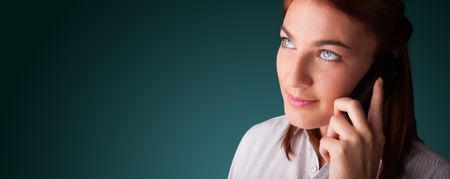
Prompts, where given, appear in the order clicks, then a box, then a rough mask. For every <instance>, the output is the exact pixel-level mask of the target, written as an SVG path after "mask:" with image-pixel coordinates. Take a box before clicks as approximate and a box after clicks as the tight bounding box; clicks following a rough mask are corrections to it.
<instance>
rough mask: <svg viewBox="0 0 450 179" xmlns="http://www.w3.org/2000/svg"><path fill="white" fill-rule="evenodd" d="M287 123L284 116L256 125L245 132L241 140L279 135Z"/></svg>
mask: <svg viewBox="0 0 450 179" xmlns="http://www.w3.org/2000/svg"><path fill="white" fill-rule="evenodd" d="M288 125H289V124H288V122H287V120H286V118H285V116H284V115H281V116H276V117H273V118H270V119H267V120H265V121H262V122H260V123H257V124H255V125H253V126H252V127H250V129H248V130H247V132H246V133H245V135H244V137H243V138H253V139H255V138H267V137H269V136H272V137H275V136H276V135H277V134H278V135H280V134H281V133H282V132H283V131H284V130H285V129H286V128H287V127H288Z"/></svg>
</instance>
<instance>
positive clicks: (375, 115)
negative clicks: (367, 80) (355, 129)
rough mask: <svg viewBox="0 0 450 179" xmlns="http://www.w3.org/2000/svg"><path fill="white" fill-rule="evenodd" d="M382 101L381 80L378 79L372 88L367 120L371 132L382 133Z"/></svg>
mask: <svg viewBox="0 0 450 179" xmlns="http://www.w3.org/2000/svg"><path fill="white" fill-rule="evenodd" d="M383 100H384V99H383V79H382V78H381V77H380V78H378V79H377V81H376V82H375V85H374V87H373V94H372V100H371V101H370V108H369V114H368V119H367V121H368V123H369V126H370V128H371V130H372V131H373V132H375V133H383Z"/></svg>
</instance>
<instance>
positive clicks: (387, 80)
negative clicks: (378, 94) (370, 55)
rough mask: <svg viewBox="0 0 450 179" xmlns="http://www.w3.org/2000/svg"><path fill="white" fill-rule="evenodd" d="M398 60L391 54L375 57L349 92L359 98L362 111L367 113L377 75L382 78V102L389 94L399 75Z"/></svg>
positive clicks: (352, 96)
mask: <svg viewBox="0 0 450 179" xmlns="http://www.w3.org/2000/svg"><path fill="white" fill-rule="evenodd" d="M399 63H400V61H399V59H398V58H396V57H395V56H394V55H393V54H385V55H380V56H378V57H377V58H375V61H374V62H373V64H372V66H371V67H370V69H369V71H368V72H367V73H366V74H365V75H364V77H363V78H362V79H361V81H360V82H359V83H358V84H357V85H356V87H355V88H354V89H353V91H352V93H350V95H349V97H350V98H353V99H356V100H359V102H360V103H361V106H362V108H363V110H364V113H365V114H366V116H367V114H368V113H369V108H370V101H371V99H372V91H373V86H374V84H375V81H376V80H377V79H378V77H381V78H383V90H384V96H383V102H384V101H385V100H386V99H387V98H388V97H389V96H390V95H391V93H392V90H393V86H394V83H395V82H396V80H397V78H398V75H399V69H400V65H399ZM344 116H345V117H347V120H348V121H349V122H350V123H351V121H350V118H349V116H348V114H347V113H346V112H344Z"/></svg>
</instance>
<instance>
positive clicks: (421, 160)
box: [405, 141, 450, 178]
mask: <svg viewBox="0 0 450 179" xmlns="http://www.w3.org/2000/svg"><path fill="white" fill-rule="evenodd" d="M405 168H406V171H407V174H408V175H409V176H410V177H412V178H416V177H417V178H450V164H449V163H448V161H447V160H446V159H445V158H443V157H442V156H440V155H439V154H437V153H436V152H434V151H433V150H431V149H430V148H429V147H428V146H426V145H425V144H423V143H422V142H419V141H416V142H414V149H413V151H412V152H411V154H410V155H409V159H408V161H407V163H406V166H405Z"/></svg>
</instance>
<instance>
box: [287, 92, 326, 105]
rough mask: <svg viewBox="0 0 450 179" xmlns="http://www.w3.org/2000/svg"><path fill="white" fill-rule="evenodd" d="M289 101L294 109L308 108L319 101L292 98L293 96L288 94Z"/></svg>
mask: <svg viewBox="0 0 450 179" xmlns="http://www.w3.org/2000/svg"><path fill="white" fill-rule="evenodd" d="M288 101H289V104H291V105H292V106H294V107H306V106H310V105H312V104H314V103H316V102H317V101H319V100H307V99H302V98H300V97H295V96H292V95H291V94H288Z"/></svg>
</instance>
